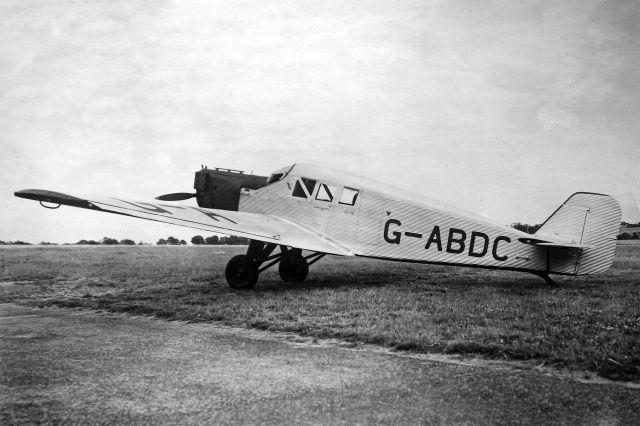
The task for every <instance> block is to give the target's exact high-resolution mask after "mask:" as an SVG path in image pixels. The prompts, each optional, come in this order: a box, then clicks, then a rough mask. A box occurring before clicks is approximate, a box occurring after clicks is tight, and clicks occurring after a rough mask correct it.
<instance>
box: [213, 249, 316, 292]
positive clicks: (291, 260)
mask: <svg viewBox="0 0 640 426" xmlns="http://www.w3.org/2000/svg"><path fill="white" fill-rule="evenodd" d="M276 247H278V246H277V245H276V244H273V243H266V244H265V243H263V242H261V241H253V240H252V241H251V243H250V244H249V247H248V248H247V254H240V255H237V256H234V257H233V258H231V260H230V261H229V263H227V267H226V269H225V271H224V275H225V278H226V279H227V283H229V285H230V286H231V287H232V288H235V289H247V288H252V287H253V286H255V285H256V282H257V281H258V276H259V275H260V272H262V271H265V270H267V269H269V268H270V267H272V266H274V265H275V264H276V263H278V264H279V265H278V272H279V273H280V278H282V280H283V281H284V282H298V283H301V282H303V281H304V280H305V279H306V278H307V275H308V274H309V266H310V265H312V264H314V263H316V262H317V261H318V260H320V259H321V258H323V257H324V256H325V255H326V253H313V254H310V255H308V256H306V257H305V256H303V255H302V250H301V249H297V248H292V249H289V248H288V247H287V246H280V253H276V254H272V253H273V251H274V250H275V248H276ZM263 264H264V266H263Z"/></svg>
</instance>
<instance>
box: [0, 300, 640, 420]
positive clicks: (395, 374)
mask: <svg viewBox="0 0 640 426" xmlns="http://www.w3.org/2000/svg"><path fill="white" fill-rule="evenodd" d="M0 335H1V336H2V343H1V344H0V361H1V362H0V423H1V424H32V423H82V424H105V423H109V424H113V423H136V424H154V425H155V424H203V423H209V424H255V423H260V424H281V423H288V424H460V423H466V424H587V425H588V424H594V425H595V424H640V414H639V413H640V390H639V389H637V388H633V387H629V386H621V385H618V384H615V383H581V382H579V381H576V380H573V379H571V378H567V377H558V376H552V375H549V374H541V373H539V372H536V371H532V370H519V369H516V368H505V367H504V366H502V367H497V366H495V365H492V364H490V363H489V364H473V363H452V362H440V361H438V360H433V359H428V358H425V357H416V356H403V355H397V354H393V353H389V352H387V351H383V350H368V349H360V350H352V349H349V348H346V347H342V346H341V345H339V344H330V345H327V344H308V342H307V341H306V340H305V339H299V340H298V341H296V339H293V341H289V340H286V339H283V338H282V336H281V335H274V334H272V333H268V332H262V331H255V330H244V329H233V328H230V327H219V326H216V325H211V324H186V323H179V322H168V321H163V320H157V319H153V318H146V317H131V316H126V315H120V314H117V315H112V314H106V313H97V312H77V311H71V310H62V309H55V308H46V309H36V308H28V307H22V306H16V305H11V304H0Z"/></svg>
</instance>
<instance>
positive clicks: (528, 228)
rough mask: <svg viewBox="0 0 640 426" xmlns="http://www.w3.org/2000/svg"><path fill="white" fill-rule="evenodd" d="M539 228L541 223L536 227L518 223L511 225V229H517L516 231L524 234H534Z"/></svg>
mask: <svg viewBox="0 0 640 426" xmlns="http://www.w3.org/2000/svg"><path fill="white" fill-rule="evenodd" d="M541 226H542V224H541V223H539V224H537V225H528V224H526V223H520V222H516V223H512V224H511V227H512V228H514V229H517V230H518V231H522V232H526V233H527V234H535V233H536V232H538V229H540V227H541Z"/></svg>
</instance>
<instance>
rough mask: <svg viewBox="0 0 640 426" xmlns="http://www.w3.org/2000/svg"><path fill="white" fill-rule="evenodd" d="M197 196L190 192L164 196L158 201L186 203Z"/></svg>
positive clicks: (157, 198)
mask: <svg viewBox="0 0 640 426" xmlns="http://www.w3.org/2000/svg"><path fill="white" fill-rule="evenodd" d="M196 195H197V194H191V193H189V192H174V193H172V194H164V195H160V196H159V197H156V200H160V201H184V200H188V199H189V198H193V197H195V196H196Z"/></svg>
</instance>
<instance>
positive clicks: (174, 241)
mask: <svg viewBox="0 0 640 426" xmlns="http://www.w3.org/2000/svg"><path fill="white" fill-rule="evenodd" d="M167 244H169V245H171V246H177V245H178V244H180V240H179V239H177V238H175V237H169V238H167Z"/></svg>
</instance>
